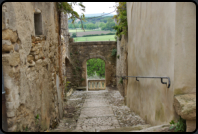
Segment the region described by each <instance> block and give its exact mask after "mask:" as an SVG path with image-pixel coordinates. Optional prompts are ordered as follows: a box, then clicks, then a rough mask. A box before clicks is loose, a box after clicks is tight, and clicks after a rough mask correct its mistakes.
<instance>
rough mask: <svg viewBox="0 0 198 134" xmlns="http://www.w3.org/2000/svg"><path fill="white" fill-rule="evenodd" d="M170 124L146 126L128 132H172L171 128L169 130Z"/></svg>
mask: <svg viewBox="0 0 198 134" xmlns="http://www.w3.org/2000/svg"><path fill="white" fill-rule="evenodd" d="M170 126H171V125H170V124H163V125H157V126H151V127H148V128H144V129H142V130H132V131H130V132H173V130H170V129H169V128H170Z"/></svg>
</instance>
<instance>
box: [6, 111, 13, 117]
mask: <svg viewBox="0 0 198 134" xmlns="http://www.w3.org/2000/svg"><path fill="white" fill-rule="evenodd" d="M7 117H9V118H11V117H15V111H14V110H12V111H7Z"/></svg>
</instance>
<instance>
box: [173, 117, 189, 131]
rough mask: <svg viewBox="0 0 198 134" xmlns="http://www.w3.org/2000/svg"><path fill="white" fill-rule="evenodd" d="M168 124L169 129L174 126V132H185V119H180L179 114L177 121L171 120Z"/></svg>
mask: <svg viewBox="0 0 198 134" xmlns="http://www.w3.org/2000/svg"><path fill="white" fill-rule="evenodd" d="M170 124H171V125H172V126H171V127H170V129H172V128H174V127H175V130H174V131H175V132H186V121H185V120H184V119H182V118H181V116H180V118H179V120H178V122H177V123H175V122H174V121H173V120H171V122H170Z"/></svg>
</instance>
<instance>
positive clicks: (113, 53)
mask: <svg viewBox="0 0 198 134" xmlns="http://www.w3.org/2000/svg"><path fill="white" fill-rule="evenodd" d="M116 55H117V49H113V50H112V52H111V56H115V57H116Z"/></svg>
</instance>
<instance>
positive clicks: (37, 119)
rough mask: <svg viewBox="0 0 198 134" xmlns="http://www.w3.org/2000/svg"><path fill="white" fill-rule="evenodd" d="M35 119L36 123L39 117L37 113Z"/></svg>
mask: <svg viewBox="0 0 198 134" xmlns="http://www.w3.org/2000/svg"><path fill="white" fill-rule="evenodd" d="M35 119H36V124H37V123H38V120H39V119H40V117H39V114H37V115H36V117H35Z"/></svg>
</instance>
